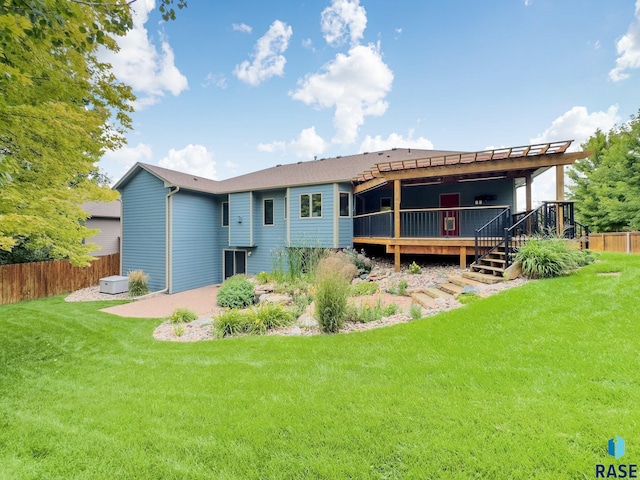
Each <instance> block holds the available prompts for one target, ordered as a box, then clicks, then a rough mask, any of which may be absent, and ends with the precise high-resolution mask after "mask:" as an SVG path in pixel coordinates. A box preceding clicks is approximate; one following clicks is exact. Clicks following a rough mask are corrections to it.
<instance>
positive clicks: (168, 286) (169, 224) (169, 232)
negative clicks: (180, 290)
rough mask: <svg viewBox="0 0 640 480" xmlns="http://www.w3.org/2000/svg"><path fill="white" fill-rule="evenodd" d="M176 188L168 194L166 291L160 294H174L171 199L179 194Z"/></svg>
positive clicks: (161, 291) (178, 189)
mask: <svg viewBox="0 0 640 480" xmlns="http://www.w3.org/2000/svg"><path fill="white" fill-rule="evenodd" d="M172 188H174V190H171V191H170V192H169V193H167V213H166V215H167V217H166V222H167V225H166V232H167V238H166V242H165V248H166V252H165V256H164V257H165V276H166V278H165V288H164V290H160V292H157V293H164V292H167V291H168V292H169V294H171V293H172V287H173V285H172V283H173V282H172V277H171V252H172V250H173V249H172V245H171V243H172V239H173V231H172V224H173V209H172V207H171V197H172V196H173V195H175V194H176V193H178V192H179V191H180V187H177V186H174V187H172Z"/></svg>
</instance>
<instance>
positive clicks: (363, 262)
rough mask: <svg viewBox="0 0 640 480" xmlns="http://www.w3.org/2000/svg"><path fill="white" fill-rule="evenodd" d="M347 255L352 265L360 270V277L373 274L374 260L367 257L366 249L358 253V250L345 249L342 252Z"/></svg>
mask: <svg viewBox="0 0 640 480" xmlns="http://www.w3.org/2000/svg"><path fill="white" fill-rule="evenodd" d="M341 253H342V254H343V255H345V256H346V257H347V258H348V259H349V261H351V263H353V265H354V266H355V267H356V268H357V269H358V275H364V274H369V273H371V270H372V269H373V267H374V265H375V263H374V261H373V260H371V259H370V258H368V257H367V255H366V254H365V252H364V249H363V250H361V251H360V253H358V251H357V250H355V249H353V248H345V249H344V250H342V252H341Z"/></svg>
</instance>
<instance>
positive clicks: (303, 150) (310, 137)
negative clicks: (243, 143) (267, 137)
mask: <svg viewBox="0 0 640 480" xmlns="http://www.w3.org/2000/svg"><path fill="white" fill-rule="evenodd" d="M328 146H329V144H328V143H327V142H326V141H325V140H324V139H323V138H322V137H321V136H320V135H318V134H317V133H316V128H315V127H309V128H305V129H304V130H302V131H301V132H300V134H299V135H298V138H296V139H294V140H291V141H290V142H289V143H287V142H280V141H276V142H271V143H260V144H258V150H259V151H261V152H267V153H275V152H286V151H289V150H290V151H291V152H293V154H294V155H295V156H297V157H298V158H307V159H308V158H311V157H313V156H314V155H319V154H321V153H322V152H324V151H325V150H326V149H327V147H328Z"/></svg>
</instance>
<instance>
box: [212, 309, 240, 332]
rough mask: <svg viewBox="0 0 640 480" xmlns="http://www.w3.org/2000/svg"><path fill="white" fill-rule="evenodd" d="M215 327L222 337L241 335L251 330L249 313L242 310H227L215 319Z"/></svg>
mask: <svg viewBox="0 0 640 480" xmlns="http://www.w3.org/2000/svg"><path fill="white" fill-rule="evenodd" d="M213 328H214V329H215V331H216V332H217V334H218V336H220V337H228V336H230V335H239V334H242V333H247V331H248V330H249V320H248V318H247V315H246V314H245V313H243V312H241V311H240V310H236V309H234V310H226V311H224V312H223V313H221V314H220V315H218V316H217V317H215V318H214V320H213Z"/></svg>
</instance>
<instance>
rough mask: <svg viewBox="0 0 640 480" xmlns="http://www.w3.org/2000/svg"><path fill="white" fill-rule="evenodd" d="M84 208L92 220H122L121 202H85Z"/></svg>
mask: <svg viewBox="0 0 640 480" xmlns="http://www.w3.org/2000/svg"><path fill="white" fill-rule="evenodd" d="M82 208H83V210H84V211H86V212H87V213H88V214H89V215H90V216H91V217H92V218H120V208H121V203H120V200H114V201H113V202H85V203H83V204H82Z"/></svg>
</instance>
